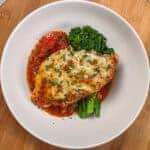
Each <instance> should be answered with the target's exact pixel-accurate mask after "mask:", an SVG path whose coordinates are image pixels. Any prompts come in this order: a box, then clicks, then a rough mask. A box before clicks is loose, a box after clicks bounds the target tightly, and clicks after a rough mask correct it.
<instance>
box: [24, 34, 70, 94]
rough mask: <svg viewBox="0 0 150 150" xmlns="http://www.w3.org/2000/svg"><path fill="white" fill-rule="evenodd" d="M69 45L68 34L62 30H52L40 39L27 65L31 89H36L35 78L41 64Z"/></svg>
mask: <svg viewBox="0 0 150 150" xmlns="http://www.w3.org/2000/svg"><path fill="white" fill-rule="evenodd" d="M68 45H69V42H68V39H67V35H66V33H64V32H62V31H53V32H50V33H48V34H47V35H46V36H44V37H42V38H41V39H40V40H39V42H38V43H37V45H36V46H35V48H34V49H33V50H32V52H31V55H30V57H29V60H28V65H27V81H28V84H29V88H30V90H31V91H32V90H33V89H34V78H35V75H36V74H37V72H38V70H39V67H40V64H41V63H42V62H43V61H44V60H45V59H46V58H47V57H48V56H50V55H51V54H52V53H54V52H56V51H58V50H60V49H63V48H66V47H68Z"/></svg>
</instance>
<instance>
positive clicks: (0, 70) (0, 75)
mask: <svg viewBox="0 0 150 150" xmlns="http://www.w3.org/2000/svg"><path fill="white" fill-rule="evenodd" d="M72 2H73V3H84V4H89V5H92V6H96V7H99V8H101V9H103V10H105V11H107V12H109V13H111V14H113V15H114V16H116V17H117V18H118V19H119V20H121V21H122V22H123V23H124V24H126V25H127V26H128V28H129V29H130V30H131V31H132V33H133V34H134V35H135V37H136V38H137V40H138V42H139V44H140V46H141V49H142V50H143V54H144V57H145V61H146V67H147V69H148V70H147V71H148V72H147V75H148V79H147V80H148V81H147V85H146V90H145V93H144V94H143V95H144V97H143V103H142V104H141V106H140V107H139V109H138V111H137V112H136V114H135V116H134V117H133V118H132V120H131V121H130V122H129V123H128V124H127V125H126V127H124V128H123V129H121V130H120V132H118V134H116V135H115V136H112V137H111V138H109V139H107V141H103V142H96V143H94V144H90V145H87V146H77V147H75V146H70V145H69V146H67V144H66V145H63V144H59V143H55V142H49V141H48V140H47V139H45V138H43V137H41V136H40V135H37V133H35V132H33V131H32V130H31V129H30V128H28V127H27V126H26V125H25V124H24V123H23V122H22V120H21V119H20V117H18V116H17V114H16V113H15V111H14V110H13V109H12V107H11V105H10V103H9V100H8V99H9V98H8V96H7V92H6V91H5V88H4V86H3V85H4V80H3V67H4V65H3V64H4V61H5V56H6V52H7V47H8V46H9V43H10V41H11V39H12V38H13V36H14V35H15V33H16V31H17V30H18V29H19V28H20V26H21V25H22V24H24V22H25V21H26V20H28V18H30V17H32V16H34V14H36V13H38V12H40V11H42V10H43V9H45V8H48V7H51V6H53V5H60V4H64V3H72ZM149 68H150V64H149V59H148V55H147V51H146V49H145V47H144V44H143V42H142V40H141V38H140V37H139V35H138V34H137V32H136V31H135V29H134V28H133V27H132V25H131V24H130V23H129V22H128V21H127V20H126V19H125V18H123V17H122V16H121V15H120V14H118V13H117V12H115V11H114V10H112V9H110V8H108V7H106V6H104V5H102V4H98V3H96V2H91V1H83V0H75V1H74V0H67V1H66V0H61V1H56V2H52V3H48V4H45V5H43V6H41V7H39V8H37V9H35V10H33V11H31V12H30V13H29V14H28V15H26V16H25V17H24V18H23V19H22V20H21V21H20V22H19V23H18V24H17V26H15V27H14V29H13V30H12V32H11V34H10V35H9V37H8V40H7V41H6V43H5V46H4V48H3V52H2V56H1V64H0V80H1V89H2V94H3V96H4V101H5V102H6V104H7V107H8V109H9V111H10V112H11V114H12V116H13V117H14V118H15V120H16V121H17V122H18V124H20V125H21V127H22V128H23V129H25V130H26V131H27V132H28V133H30V134H31V135H32V136H34V137H35V138H37V139H39V140H41V141H43V142H45V143H47V144H50V145H53V146H56V147H60V148H69V149H85V148H93V147H96V146H100V145H103V144H106V143H108V142H110V141H112V140H113V139H115V138H117V137H119V136H120V135H121V134H122V133H124V132H125V131H126V130H127V129H128V128H129V127H130V126H131V125H132V124H133V122H134V121H135V120H136V119H137V117H138V116H139V114H140V112H141V110H142V108H143V106H144V104H145V102H146V99H147V96H148V93H149V92H148V91H149V84H150V70H149Z"/></svg>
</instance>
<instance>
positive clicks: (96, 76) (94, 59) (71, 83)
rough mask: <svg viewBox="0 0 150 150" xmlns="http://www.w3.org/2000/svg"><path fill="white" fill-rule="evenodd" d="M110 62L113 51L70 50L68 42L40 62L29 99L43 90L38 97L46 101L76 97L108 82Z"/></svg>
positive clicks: (73, 98) (71, 99) (68, 99)
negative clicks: (106, 53)
mask: <svg viewBox="0 0 150 150" xmlns="http://www.w3.org/2000/svg"><path fill="white" fill-rule="evenodd" d="M114 64H115V60H114V55H98V54H97V53H96V52H95V51H90V52H87V51H85V50H80V51H73V49H72V47H71V46H70V47H68V48H66V49H62V50H59V51H57V52H55V53H54V54H52V55H51V56H49V57H48V58H47V59H46V60H45V61H44V62H43V63H42V64H41V66H40V69H39V71H38V74H37V75H36V78H35V89H34V90H33V93H32V99H33V100H35V99H37V97H38V96H39V93H40V91H41V90H43V91H44V92H43V95H42V97H43V99H44V101H46V102H50V101H59V100H61V101H62V100H63V101H77V100H79V99H81V98H82V97H84V96H86V95H89V94H91V93H93V92H96V91H98V90H99V89H100V88H101V87H102V86H104V85H105V84H106V83H108V81H110V79H111V76H112V73H113V72H114V69H113V65H114ZM42 84H44V86H43V85H42Z"/></svg>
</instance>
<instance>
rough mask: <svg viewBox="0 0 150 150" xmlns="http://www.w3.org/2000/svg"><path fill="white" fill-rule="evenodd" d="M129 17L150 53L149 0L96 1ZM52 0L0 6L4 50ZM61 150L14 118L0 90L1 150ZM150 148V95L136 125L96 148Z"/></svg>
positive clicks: (0, 37) (25, 0) (17, 1)
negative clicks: (24, 21)
mask: <svg viewBox="0 0 150 150" xmlns="http://www.w3.org/2000/svg"><path fill="white" fill-rule="evenodd" d="M95 1H96V2H98V3H101V4H103V5H105V6H108V7H110V8H112V9H113V10H115V11H116V12H118V13H119V14H121V15H122V16H123V17H125V18H126V19H127V20H128V21H129V22H130V23H131V24H132V25H133V26H134V28H135V29H136V31H137V32H138V34H139V35H140V37H141V38H142V40H143V42H144V45H145V47H146V49H147V52H148V55H149V56H150V2H149V1H148V0H95ZM49 2H52V1H51V0H7V1H6V3H4V4H3V5H2V6H1V7H0V53H2V51H3V48H4V45H5V42H6V40H7V39H8V36H9V34H10V33H11V31H12V30H13V28H14V27H15V26H16V25H17V23H18V22H19V21H20V20H21V19H22V18H23V17H24V16H26V15H27V14H29V13H30V12H31V11H32V10H34V9H36V8H38V7H40V6H42V5H44V4H47V3H49ZM7 149H8V150H9V149H11V150H22V149H24V150H59V149H60V148H56V147H53V146H50V145H48V144H45V143H43V142H41V141H39V140H38V139H36V138H34V137H33V136H32V135H30V134H29V133H28V132H26V131H25V130H24V129H23V128H22V127H21V126H20V125H19V124H18V123H17V122H16V120H15V119H14V118H13V116H12V115H11V113H10V111H9V110H8V107H7V106H6V104H5V102H4V98H3V95H2V92H1V91H0V150H7ZM94 149H95V150H150V95H149V96H148V98H147V101H146V104H145V106H144V109H143V110H142V112H141V114H140V116H139V117H138V119H136V121H135V122H134V124H133V125H132V126H131V127H130V128H129V129H128V130H127V131H126V132H125V133H124V134H122V135H121V136H120V137H118V138H117V139H115V140H113V141H112V142H110V143H107V144H105V145H103V146H100V147H97V148H93V150H94Z"/></svg>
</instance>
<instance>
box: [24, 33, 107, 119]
mask: <svg viewBox="0 0 150 150" xmlns="http://www.w3.org/2000/svg"><path fill="white" fill-rule="evenodd" d="M68 46H69V42H68V38H67V35H66V33H64V32H62V31H52V32H50V33H48V34H46V35H45V36H43V37H42V38H41V39H40V40H39V42H38V43H37V44H36V46H35V48H34V49H33V50H32V52H31V55H30V57H29V59H28V64H27V82H28V85H29V88H30V91H31V92H32V91H33V89H34V85H35V83H34V78H35V76H36V74H37V72H38V70H39V67H40V65H41V63H42V62H43V61H44V60H45V59H46V58H48V57H49V56H50V55H51V54H52V53H54V52H56V51H58V50H61V49H64V48H66V47H68ZM109 89H110V84H109V85H106V86H105V87H104V88H102V89H101V91H100V92H98V96H100V99H101V100H103V99H104V98H105V97H106V96H107V94H108V92H109ZM41 93H42V92H41ZM41 97H42V95H41ZM41 100H42V99H41ZM41 100H40V99H39V101H38V103H40V101H41ZM44 110H45V111H46V112H48V113H50V114H52V115H54V116H58V117H64V116H70V115H72V114H73V113H74V111H75V110H74V105H68V106H65V105H64V104H63V103H59V105H57V106H50V107H48V108H44Z"/></svg>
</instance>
